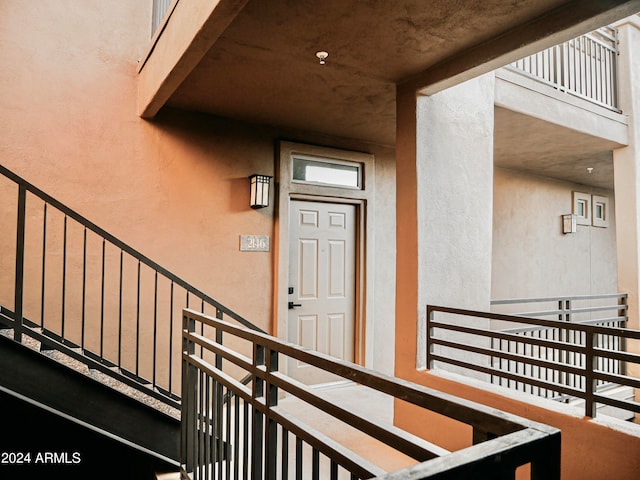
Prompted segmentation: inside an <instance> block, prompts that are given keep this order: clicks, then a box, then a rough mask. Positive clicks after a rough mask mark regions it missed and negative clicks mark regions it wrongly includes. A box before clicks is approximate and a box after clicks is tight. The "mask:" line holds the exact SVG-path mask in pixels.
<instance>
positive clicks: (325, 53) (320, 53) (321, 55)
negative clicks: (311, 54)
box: [316, 51, 329, 65]
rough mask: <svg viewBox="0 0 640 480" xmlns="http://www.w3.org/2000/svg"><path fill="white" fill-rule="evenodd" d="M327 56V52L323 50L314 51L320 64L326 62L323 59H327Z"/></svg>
mask: <svg viewBox="0 0 640 480" xmlns="http://www.w3.org/2000/svg"><path fill="white" fill-rule="evenodd" d="M328 56H329V54H328V53H327V52H324V51H320V52H316V57H318V58H319V59H320V65H324V64H325V63H326V62H325V60H326V59H327V57H328Z"/></svg>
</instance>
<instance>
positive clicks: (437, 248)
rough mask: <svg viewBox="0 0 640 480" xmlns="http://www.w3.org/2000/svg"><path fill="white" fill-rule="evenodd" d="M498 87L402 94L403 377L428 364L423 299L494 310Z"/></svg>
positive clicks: (481, 81)
mask: <svg viewBox="0 0 640 480" xmlns="http://www.w3.org/2000/svg"><path fill="white" fill-rule="evenodd" d="M494 85H495V80H494V75H493V73H490V74H487V75H484V76H482V77H479V78H476V79H473V80H470V81H467V82H465V83H463V84H461V85H458V86H456V87H453V88H450V89H448V90H445V91H443V92H440V93H437V94H435V95H432V96H429V97H418V98H416V97H415V95H413V94H412V93H411V92H405V91H402V90H400V91H399V92H398V100H397V105H398V113H397V121H398V133H397V147H396V148H397V150H396V160H397V221H396V224H397V251H398V254H397V288H396V302H397V303H396V326H397V328H396V340H397V341H396V366H397V368H396V372H397V373H398V374H399V375H400V376H402V375H403V371H404V372H408V371H410V370H411V369H415V368H416V365H417V366H418V367H424V366H425V363H424V360H425V353H426V351H425V340H424V339H425V317H426V305H427V304H436V305H444V306H452V307H459V308H469V309H475V310H483V311H488V310H489V302H490V295H491V249H492V212H493V103H494ZM462 321H463V320H460V322H462ZM464 321H465V323H466V320H464ZM469 323H471V324H473V325H474V326H478V327H483V326H484V327H486V326H488V322H482V323H481V322H480V321H478V320H475V319H474V320H471V321H470V322H469Z"/></svg>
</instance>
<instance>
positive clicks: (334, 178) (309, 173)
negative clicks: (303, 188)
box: [292, 157, 363, 190]
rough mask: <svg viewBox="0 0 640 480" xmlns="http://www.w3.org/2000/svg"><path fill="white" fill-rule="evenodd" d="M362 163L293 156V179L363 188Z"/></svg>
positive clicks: (333, 185) (334, 185) (300, 181)
mask: <svg viewBox="0 0 640 480" xmlns="http://www.w3.org/2000/svg"><path fill="white" fill-rule="evenodd" d="M362 169H363V168H362V164H361V163H356V162H344V161H332V160H324V159H322V160H320V159H313V158H304V157H293V171H292V181H294V182H298V183H310V184H316V185H327V186H331V187H341V188H355V189H358V190H362V184H363V182H362Z"/></svg>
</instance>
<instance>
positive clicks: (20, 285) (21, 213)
mask: <svg viewBox="0 0 640 480" xmlns="http://www.w3.org/2000/svg"><path fill="white" fill-rule="evenodd" d="M26 205H27V190H26V188H25V187H24V185H22V184H20V185H19V187H18V212H17V213H18V218H17V229H16V276H15V287H14V304H13V310H14V324H13V338H14V340H15V341H16V342H22V325H23V320H24V316H23V300H24V233H25V222H26Z"/></svg>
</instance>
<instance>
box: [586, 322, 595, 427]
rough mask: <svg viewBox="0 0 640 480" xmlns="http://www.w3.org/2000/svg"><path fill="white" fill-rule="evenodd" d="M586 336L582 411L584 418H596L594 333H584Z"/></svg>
mask: <svg viewBox="0 0 640 480" xmlns="http://www.w3.org/2000/svg"><path fill="white" fill-rule="evenodd" d="M585 335H586V339H585V342H586V351H585V392H584V410H585V413H584V414H585V416H587V417H591V418H593V417H595V416H596V403H595V399H594V394H595V391H596V380H595V377H594V368H595V361H596V357H595V354H594V353H595V352H594V336H595V335H596V334H595V333H592V332H585Z"/></svg>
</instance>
